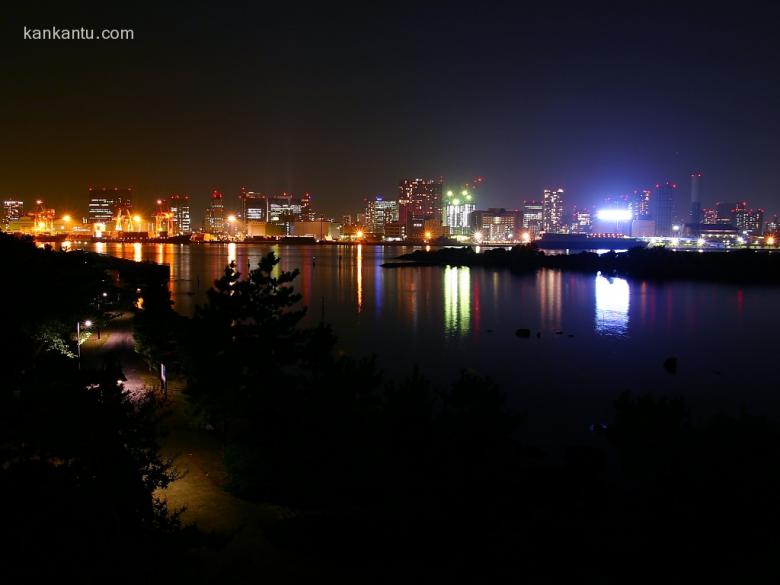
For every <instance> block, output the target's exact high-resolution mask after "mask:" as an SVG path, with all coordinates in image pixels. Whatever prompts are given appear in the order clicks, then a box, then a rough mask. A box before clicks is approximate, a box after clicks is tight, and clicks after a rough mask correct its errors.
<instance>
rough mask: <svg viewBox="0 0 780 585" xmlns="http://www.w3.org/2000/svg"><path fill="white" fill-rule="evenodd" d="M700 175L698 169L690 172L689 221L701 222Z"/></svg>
mask: <svg viewBox="0 0 780 585" xmlns="http://www.w3.org/2000/svg"><path fill="white" fill-rule="evenodd" d="M701 177H702V174H701V173H700V172H698V171H696V172H693V173H691V223H700V222H701Z"/></svg>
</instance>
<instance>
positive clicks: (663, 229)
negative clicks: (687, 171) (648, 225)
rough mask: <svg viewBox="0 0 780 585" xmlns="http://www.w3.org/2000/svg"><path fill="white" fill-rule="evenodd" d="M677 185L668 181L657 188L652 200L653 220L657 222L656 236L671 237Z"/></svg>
mask: <svg viewBox="0 0 780 585" xmlns="http://www.w3.org/2000/svg"><path fill="white" fill-rule="evenodd" d="M676 193H677V185H676V184H674V183H671V182H669V181H667V182H666V183H664V184H663V185H661V184H658V185H656V186H655V193H654V194H653V199H652V210H653V219H654V220H655V235H656V236H662V237H669V236H672V235H673V232H672V213H673V211H674V197H675V194H676Z"/></svg>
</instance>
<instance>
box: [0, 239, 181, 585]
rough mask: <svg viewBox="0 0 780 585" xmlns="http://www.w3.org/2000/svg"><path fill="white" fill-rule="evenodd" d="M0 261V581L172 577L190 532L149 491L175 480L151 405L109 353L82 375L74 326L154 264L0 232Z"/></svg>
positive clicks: (151, 272) (128, 291) (112, 302)
mask: <svg viewBox="0 0 780 585" xmlns="http://www.w3.org/2000/svg"><path fill="white" fill-rule="evenodd" d="M0 256H1V257H2V258H3V270H4V274H5V276H4V278H3V284H2V287H0V311H1V312H2V315H1V319H0V322H2V324H3V329H4V337H5V343H4V344H3V351H2V362H1V364H2V370H1V371H2V381H0V582H2V583H28V582H35V583H37V582H43V581H49V582H68V579H69V578H70V579H77V580H78V581H77V582H80V583H101V582H131V581H133V582H143V581H144V580H146V579H151V578H153V577H156V576H161V575H174V574H176V573H178V572H179V567H180V566H181V564H182V563H181V560H180V559H181V558H183V551H185V550H187V549H188V548H189V547H190V544H191V542H192V540H191V538H190V534H189V533H188V531H185V530H182V529H181V527H180V526H179V523H178V520H177V514H176V513H175V512H171V511H169V510H168V509H167V508H166V506H165V504H164V503H163V502H162V501H161V500H159V499H158V498H157V497H156V496H155V491H156V490H158V489H160V488H164V487H165V486H167V485H168V483H169V482H170V481H172V480H173V479H174V474H173V472H172V468H171V465H170V462H168V461H165V460H164V459H163V458H162V457H161V456H160V454H159V447H158V430H159V422H160V417H161V410H160V408H159V404H158V401H157V399H156V398H155V396H154V395H152V394H149V395H147V396H145V397H140V398H138V399H135V400H131V399H130V397H129V396H128V394H127V393H126V392H125V391H124V389H123V387H122V384H121V383H120V380H121V379H122V377H123V375H122V372H121V370H119V369H118V368H117V366H116V364H113V363H111V361H110V360H107V361H106V362H105V363H104V364H103V365H102V367H101V368H99V369H98V370H79V368H78V360H77V358H76V349H75V347H76V345H75V325H76V322H77V321H80V320H81V321H83V320H84V319H85V316H89V317H90V318H91V319H92V320H94V321H95V322H98V321H99V320H101V319H103V318H107V317H108V313H107V311H106V309H107V307H110V308H113V309H117V308H120V307H122V306H123V305H125V304H127V303H129V302H130V301H131V300H132V299H134V298H135V290H136V287H137V285H140V284H142V283H144V282H149V281H158V279H159V277H160V276H161V275H160V270H158V269H156V268H153V267H148V270H145V269H144V267H141V266H138V265H136V266H131V265H130V263H127V264H125V263H122V262H116V261H114V260H108V259H105V258H100V257H97V256H94V255H88V254H82V253H78V252H76V253H73V252H71V253H67V254H66V253H62V252H54V251H52V250H50V249H46V250H43V249H37V248H36V247H35V246H34V245H33V244H32V242H31V241H27V240H19V239H16V238H12V237H9V236H5V235H3V234H0ZM144 274H145V275H146V276H144ZM123 276H125V277H126V278H125V279H123V278H122V277H123ZM190 532H191V531H190Z"/></svg>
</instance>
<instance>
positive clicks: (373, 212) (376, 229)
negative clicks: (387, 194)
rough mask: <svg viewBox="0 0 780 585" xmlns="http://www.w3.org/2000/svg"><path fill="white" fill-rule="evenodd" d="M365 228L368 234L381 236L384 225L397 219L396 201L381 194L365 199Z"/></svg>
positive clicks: (383, 231)
mask: <svg viewBox="0 0 780 585" xmlns="http://www.w3.org/2000/svg"><path fill="white" fill-rule="evenodd" d="M365 204H366V215H365V222H366V225H365V228H366V231H368V233H370V234H375V235H377V236H383V235H384V233H385V225H387V224H388V223H393V222H397V221H398V201H392V200H390V201H387V200H385V198H384V197H382V196H381V195H375V196H374V197H367V198H366V199H365Z"/></svg>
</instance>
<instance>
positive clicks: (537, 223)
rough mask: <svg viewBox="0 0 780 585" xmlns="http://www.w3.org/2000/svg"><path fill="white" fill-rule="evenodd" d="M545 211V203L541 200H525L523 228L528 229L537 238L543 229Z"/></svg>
mask: <svg viewBox="0 0 780 585" xmlns="http://www.w3.org/2000/svg"><path fill="white" fill-rule="evenodd" d="M543 212H544V204H543V203H542V202H541V201H523V207H522V218H523V228H524V229H526V230H528V233H529V234H531V237H533V238H536V237H537V236H538V235H539V232H541V231H542V215H543Z"/></svg>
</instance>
